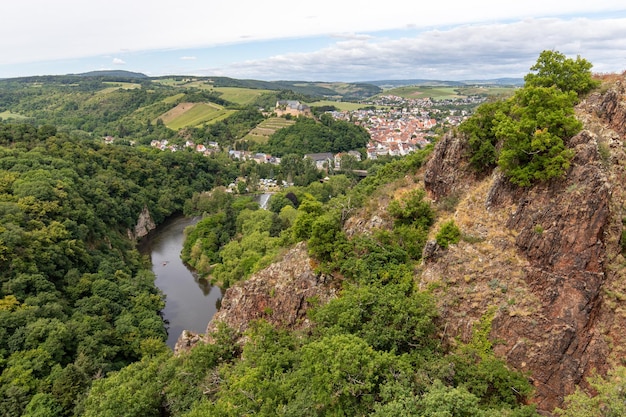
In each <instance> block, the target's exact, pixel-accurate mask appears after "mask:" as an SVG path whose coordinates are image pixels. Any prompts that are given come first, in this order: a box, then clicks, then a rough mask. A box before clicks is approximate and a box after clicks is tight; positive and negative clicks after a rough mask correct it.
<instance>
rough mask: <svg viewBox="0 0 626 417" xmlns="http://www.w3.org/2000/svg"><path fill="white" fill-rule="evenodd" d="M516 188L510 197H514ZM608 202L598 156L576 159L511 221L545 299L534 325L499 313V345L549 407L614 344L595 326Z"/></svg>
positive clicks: (522, 203) (534, 285)
mask: <svg viewBox="0 0 626 417" xmlns="http://www.w3.org/2000/svg"><path fill="white" fill-rule="evenodd" d="M581 135H582V136H583V137H586V136H587V134H586V133H583V134H581ZM588 146H589V147H593V146H595V144H593V143H591V144H590V143H586V144H582V145H579V147H578V155H579V156H580V155H585V156H586V157H587V156H588V155H587V154H588V152H586V150H585V149H580V148H584V147H588ZM509 188H511V187H509ZM504 193H505V194H507V193H506V191H504ZM495 194H498V193H495ZM514 194H515V192H514V193H513V194H511V193H510V192H509V193H508V195H507V196H503V199H504V200H509V201H510V200H511V197H513V195H514ZM609 200H610V187H609V185H608V183H607V180H606V176H605V174H604V173H603V171H602V168H601V166H600V164H599V163H598V162H597V159H594V158H592V159H585V160H583V159H581V158H576V159H575V160H574V163H573V168H572V169H571V171H570V172H569V173H568V176H567V178H566V179H565V180H564V181H555V182H552V183H551V184H549V185H544V186H537V187H534V188H532V189H530V190H527V191H525V192H524V193H523V194H522V196H521V198H520V199H519V200H518V201H517V210H515V211H514V212H513V213H512V215H511V216H510V218H509V221H508V223H507V224H506V227H508V228H510V229H513V230H515V231H517V232H518V234H517V237H516V240H515V244H516V246H517V248H518V250H519V252H520V253H521V254H523V256H524V257H525V258H526V260H527V261H528V266H527V267H526V268H525V271H524V272H525V280H526V282H527V284H528V287H529V289H530V291H531V292H532V293H533V294H534V295H535V296H536V297H537V299H538V300H540V301H541V305H540V306H539V308H538V309H537V311H536V312H535V313H534V314H533V317H534V318H535V320H537V321H538V322H537V323H536V324H534V325H533V324H530V323H529V322H528V320H527V318H509V317H506V316H499V317H498V319H497V320H494V323H493V336H494V338H497V339H500V338H503V339H504V340H506V343H505V344H504V345H503V346H499V347H498V351H499V353H501V354H503V355H504V356H505V357H506V358H507V360H508V361H509V363H511V364H512V365H514V366H516V367H518V368H519V369H527V370H530V371H531V374H532V378H533V380H534V383H535V386H536V389H537V402H538V405H539V408H540V409H542V410H552V409H554V407H556V406H559V405H561V404H562V401H563V398H564V397H565V396H566V395H567V394H569V393H571V392H573V390H574V388H575V386H576V385H577V384H579V383H581V382H582V380H583V378H584V377H586V376H588V375H589V374H590V373H591V371H592V370H593V369H598V370H604V369H605V368H606V355H607V352H608V347H607V346H606V343H605V342H604V341H603V340H602V339H601V338H600V339H597V338H596V337H597V335H596V333H595V328H596V325H597V323H596V318H597V312H598V311H599V303H600V300H601V290H602V285H603V283H604V279H605V272H604V271H605V262H606V247H605V244H604V231H605V230H604V229H605V227H606V225H607V224H608V223H609V216H610V211H609ZM501 204H506V203H505V202H502V203H501ZM529 324H530V325H529ZM520 340H524V341H525V343H524V344H523V346H522V345H520V344H518V342H519V341H520ZM522 364H524V366H522Z"/></svg>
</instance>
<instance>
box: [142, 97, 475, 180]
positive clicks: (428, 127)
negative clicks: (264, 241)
mask: <svg viewBox="0 0 626 417" xmlns="http://www.w3.org/2000/svg"><path fill="white" fill-rule="evenodd" d="M485 100H486V98H485V97H484V96H479V95H476V96H469V97H463V98H453V99H444V100H433V99H431V98H429V97H426V98H417V99H407V98H403V97H399V96H395V95H383V96H379V97H376V98H373V99H370V100H366V101H363V102H361V104H362V105H363V107H362V108H360V109H358V110H349V111H348V110H345V111H338V110H331V111H328V112H327V113H328V114H330V115H331V116H332V117H333V118H335V119H337V120H345V121H349V122H351V123H354V124H356V125H360V126H363V127H364V128H365V129H366V130H367V131H368V133H369V134H370V137H371V140H370V142H369V143H368V145H367V149H366V151H365V153H364V154H363V155H361V153H360V152H358V151H357V150H352V151H351V152H349V154H350V155H351V156H353V157H354V158H355V159H356V160H357V161H360V160H361V159H362V157H363V158H367V159H377V158H379V157H381V156H387V155H388V156H404V155H408V154H410V153H412V152H415V151H416V150H418V149H422V148H423V147H424V146H426V145H428V144H429V143H431V142H432V140H433V138H434V137H436V136H437V135H438V134H441V133H443V132H445V131H447V130H448V129H450V128H451V127H454V126H457V125H459V124H460V123H461V122H462V121H463V120H465V119H466V118H467V117H468V116H469V115H470V113H471V111H470V110H469V109H471V108H474V107H476V106H478V105H479V104H481V103H482V102H484V101H485ZM273 114H274V115H275V116H281V117H289V118H291V117H313V114H312V112H311V108H310V106H308V105H306V104H303V103H300V102H299V101H295V100H289V101H279V102H277V103H276V107H275V109H274V111H273ZM150 145H151V146H152V147H154V148H158V149H161V150H169V151H172V152H176V151H179V150H182V149H186V148H190V149H192V150H194V151H196V152H200V153H202V154H204V155H206V156H209V155H211V154H214V153H216V152H219V151H220V147H219V145H218V144H217V143H216V142H208V143H206V144H196V143H193V142H191V141H186V143H185V144H184V145H176V144H173V143H170V142H169V141H167V140H161V141H159V140H154V141H152V142H151V144H150ZM224 151H226V152H228V154H229V156H230V157H231V158H233V159H238V160H253V161H256V162H258V163H271V164H276V165H278V164H280V158H277V157H274V156H272V155H268V154H265V153H259V152H253V151H247V150H237V149H226V150H224ZM343 156H344V155H343V154H337V155H333V154H330V153H322V154H311V155H306V157H309V158H310V159H313V161H314V162H315V164H316V166H317V167H318V168H319V169H327V168H328V167H329V166H332V167H336V168H339V167H340V165H341V159H342V157H343Z"/></svg>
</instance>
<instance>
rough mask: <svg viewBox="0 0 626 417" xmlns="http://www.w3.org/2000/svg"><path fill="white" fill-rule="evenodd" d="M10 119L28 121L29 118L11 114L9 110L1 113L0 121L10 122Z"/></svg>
mask: <svg viewBox="0 0 626 417" xmlns="http://www.w3.org/2000/svg"><path fill="white" fill-rule="evenodd" d="M8 119H14V120H23V119H28V117H26V116H22V115H21V114H19V113H11V112H10V111H9V110H7V111H3V112H0V120H8Z"/></svg>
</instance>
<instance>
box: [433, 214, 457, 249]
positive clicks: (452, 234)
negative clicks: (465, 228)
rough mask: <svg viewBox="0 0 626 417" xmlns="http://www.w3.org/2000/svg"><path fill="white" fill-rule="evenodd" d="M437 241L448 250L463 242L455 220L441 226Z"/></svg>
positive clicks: (436, 237)
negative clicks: (449, 247)
mask: <svg viewBox="0 0 626 417" xmlns="http://www.w3.org/2000/svg"><path fill="white" fill-rule="evenodd" d="M435 239H436V240H437V244H438V245H439V246H441V247H442V248H444V249H447V248H448V246H450V245H455V244H457V243H459V241H460V240H461V230H460V229H459V227H458V226H457V225H456V223H454V220H450V221H448V222H445V223H444V224H442V225H441V228H440V229H439V232H438V233H437V236H435Z"/></svg>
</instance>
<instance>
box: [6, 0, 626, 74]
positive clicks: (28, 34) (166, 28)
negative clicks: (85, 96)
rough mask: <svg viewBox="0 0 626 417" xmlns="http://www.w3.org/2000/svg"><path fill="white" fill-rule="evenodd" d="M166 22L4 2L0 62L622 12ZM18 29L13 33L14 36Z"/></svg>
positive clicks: (193, 17) (400, 13)
mask: <svg viewBox="0 0 626 417" xmlns="http://www.w3.org/2000/svg"><path fill="white" fill-rule="evenodd" d="M181 11H182V12H183V14H184V18H183V20H181V21H180V24H173V21H172V4H171V2H170V1H169V0H150V1H148V0H131V1H128V0H107V1H104V0H91V1H84V0H55V1H54V2H51V1H49V0H21V1H12V2H7V4H3V7H2V16H3V21H2V25H0V65H3V64H15V63H26V62H38V61H47V60H60V59H68V58H77V57H85V56H101V55H106V54H117V53H120V52H121V51H124V50H127V51H131V52H137V51H146V50H165V49H183V48H194V47H206V46H212V45H223V44H229V43H237V42H248V41H258V40H268V39H285V38H301V37H308V36H314V35H327V34H329V33H363V32H369V33H372V32H375V31H381V30H389V29H400V28H409V27H412V28H422V29H425V28H433V27H443V26H449V25H457V24H467V23H475V22H494V21H506V20H511V19H523V18H528V17H533V16H559V15H585V14H599V13H611V12H613V13H614V12H616V11H621V12H623V11H624V5H623V0H603V1H601V2H591V3H590V2H588V1H586V2H582V1H571V0H567V1H566V0H558V1H545V0H526V1H523V2H502V1H500V0H474V1H471V2H458V1H453V0H439V1H437V2H418V1H413V2H407V1H405V0H386V1H385V2H383V3H380V4H376V5H372V6H369V5H367V4H365V3H364V2H363V1H362V0H358V1H357V0H343V1H337V0H317V1H316V2H315V5H314V7H313V8H312V7H311V5H309V4H307V5H303V6H301V7H298V6H297V4H296V5H295V6H294V5H290V6H288V7H287V6H286V5H285V3H284V2H283V1H279V0H265V1H262V2H260V1H258V0H239V1H238V2H237V4H236V5H234V4H233V3H232V2H218V1H206V0H188V1H187V2H185V4H184V10H181ZM17 35H19V36H17Z"/></svg>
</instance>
